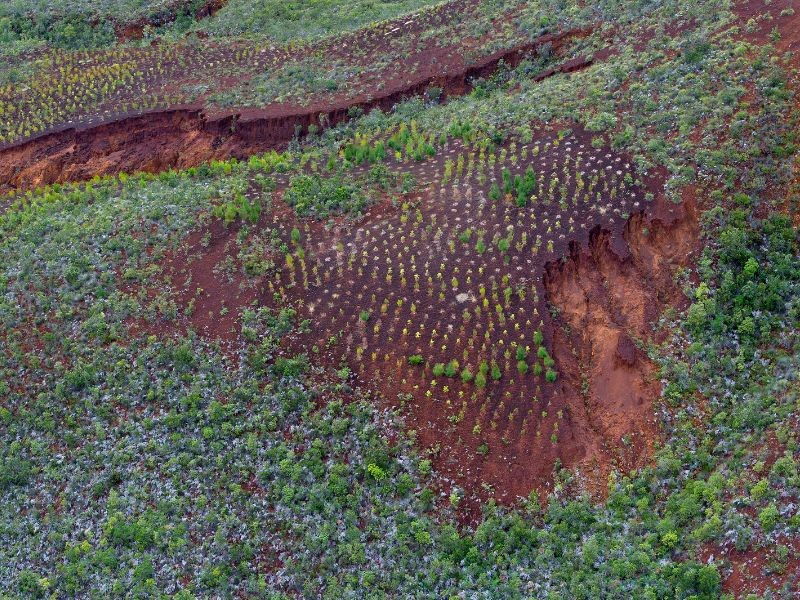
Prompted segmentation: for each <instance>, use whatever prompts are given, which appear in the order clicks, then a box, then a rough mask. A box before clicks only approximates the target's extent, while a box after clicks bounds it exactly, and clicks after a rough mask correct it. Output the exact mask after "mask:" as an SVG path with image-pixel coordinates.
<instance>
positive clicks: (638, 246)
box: [544, 189, 699, 496]
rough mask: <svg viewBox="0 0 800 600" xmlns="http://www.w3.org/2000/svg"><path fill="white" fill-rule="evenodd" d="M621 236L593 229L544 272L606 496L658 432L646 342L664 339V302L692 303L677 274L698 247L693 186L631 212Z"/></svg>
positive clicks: (589, 463) (571, 395) (571, 387)
mask: <svg viewBox="0 0 800 600" xmlns="http://www.w3.org/2000/svg"><path fill="white" fill-rule="evenodd" d="M623 238H624V239H623V240H622V241H623V242H624V243H622V244H620V243H618V242H619V240H615V239H614V237H613V235H612V234H611V233H609V232H608V231H606V230H602V229H599V228H597V229H595V230H594V231H592V233H591V235H590V240H589V244H588V246H584V247H582V246H580V245H579V244H577V243H572V244H571V245H570V252H569V255H568V256H566V257H564V258H563V259H562V260H561V261H558V262H555V263H550V264H548V266H547V271H546V276H545V280H544V284H545V290H546V293H547V299H548V301H549V302H550V303H551V304H552V306H553V309H554V311H553V312H554V314H555V315H556V316H555V319H554V327H553V352H554V355H555V359H556V361H557V362H558V364H560V365H562V378H563V381H564V384H565V387H566V388H567V390H566V391H567V393H566V396H567V399H568V403H569V406H570V409H571V412H572V414H573V416H574V418H575V420H576V422H578V423H580V426H581V428H582V429H583V430H584V433H583V434H582V436H583V437H584V439H585V441H586V443H587V445H588V447H587V452H586V456H585V457H584V460H583V461H582V463H583V464H582V467H581V468H582V470H583V471H584V474H585V475H587V476H588V477H587V481H589V482H590V483H591V484H593V486H594V489H593V490H591V491H593V492H595V493H597V494H598V495H601V496H602V495H604V492H605V489H604V485H603V483H604V481H605V479H606V478H607V476H608V474H609V473H610V471H611V469H612V468H617V469H620V470H622V471H626V470H629V469H632V468H635V467H639V466H642V465H643V464H644V463H645V462H646V461H647V460H648V458H649V456H650V454H651V450H652V445H653V442H654V441H655V440H657V439H658V435H659V434H658V427H657V424H656V419H655V414H654V408H653V404H654V402H655V401H656V400H657V399H658V397H659V394H660V384H659V382H658V380H657V377H656V366H655V364H654V363H653V362H652V361H651V360H650V359H649V358H648V356H647V352H646V347H647V345H648V343H650V342H658V341H660V340H659V336H658V332H657V331H656V330H655V327H654V326H655V324H656V322H657V321H658V319H659V317H660V316H661V315H662V314H663V312H664V310H665V309H666V308H667V307H668V306H674V307H678V308H679V307H681V306H682V305H683V304H684V303H685V296H684V295H683V294H682V292H681V290H680V287H679V286H678V284H677V283H676V282H675V280H674V274H675V271H676V269H677V268H678V267H682V266H686V265H688V264H689V263H690V262H691V261H692V260H693V257H694V255H695V253H696V252H697V250H698V247H699V226H698V221H697V215H696V210H695V200H694V193H693V190H691V189H687V190H686V192H685V193H684V200H683V203H682V204H677V205H676V204H672V203H670V202H668V201H666V200H664V199H663V198H662V199H661V200H660V201H659V202H657V204H656V206H654V207H653V209H652V210H648V211H645V212H642V213H638V214H635V215H633V216H632V217H631V218H630V219H629V220H628V222H627V224H626V226H625V229H624V233H623Z"/></svg>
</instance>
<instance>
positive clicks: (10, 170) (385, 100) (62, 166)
mask: <svg viewBox="0 0 800 600" xmlns="http://www.w3.org/2000/svg"><path fill="white" fill-rule="evenodd" d="M587 34H588V31H586V30H574V31H567V32H562V33H557V34H548V35H545V36H542V37H540V38H538V39H537V40H535V41H534V42H531V43H527V44H524V45H522V46H518V47H515V48H513V49H511V50H502V51H498V52H495V53H493V54H490V55H488V56H486V57H483V58H482V59H480V60H479V61H478V62H476V63H474V64H471V65H469V66H468V67H466V68H464V69H462V70H460V71H458V72H453V73H448V74H446V75H442V74H436V75H430V74H427V73H425V74H423V75H422V76H421V77H419V78H418V79H415V80H413V81H411V82H410V83H407V84H402V85H401V82H396V83H395V85H394V86H391V87H387V88H385V89H384V90H383V91H382V93H380V94H378V95H375V96H374V97H373V96H369V97H367V96H365V97H363V98H360V99H357V101H356V102H349V103H347V104H345V105H340V106H330V105H316V106H311V107H307V108H304V107H300V106H293V105H273V106H271V107H269V108H267V109H249V110H245V111H237V112H233V113H230V112H229V113H219V114H215V115H208V114H206V113H205V112H204V111H203V110H202V109H201V108H200V107H199V106H182V107H173V108H170V109H168V110H158V111H155V112H152V113H146V114H142V115H136V116H131V117H127V118H124V119H120V120H117V121H113V122H110V123H103V124H100V125H96V126H91V127H86V128H80V127H75V128H73V127H70V128H65V129H62V130H60V131H56V132H53V133H50V134H47V135H44V136H41V137H38V138H35V139H33V140H29V141H27V142H23V143H21V144H17V145H12V146H10V147H7V148H5V149H3V150H0V191H2V190H3V188H6V189H9V188H11V189H14V188H24V187H33V186H38V185H45V184H50V183H63V182H67V181H80V180H86V179H90V178H91V177H94V176H95V175H112V174H116V173H120V172H129V173H130V172H135V171H149V172H158V171H161V170H165V169H169V168H172V167H177V168H187V167H191V166H196V165H199V164H201V163H203V162H207V161H209V160H211V159H224V158H230V157H238V158H244V157H247V156H250V155H252V154H254V153H258V152H263V151H265V150H269V149H274V148H281V147H283V146H284V145H285V144H287V143H288V142H289V141H290V140H291V139H292V138H293V137H294V136H295V135H297V134H298V133H301V134H302V133H306V132H307V131H308V128H309V126H311V125H316V126H320V125H325V126H332V125H335V124H337V123H340V122H342V121H344V120H346V119H348V118H349V115H350V114H352V113H351V111H352V109H354V108H359V109H361V110H363V111H369V110H371V109H373V108H380V109H382V110H390V109H391V108H392V107H393V106H394V105H395V104H397V103H398V102H400V101H402V100H404V99H407V98H409V97H413V96H416V95H419V94H421V93H424V92H425V90H427V89H428V88H430V87H433V86H435V87H438V88H440V89H441V90H442V91H443V94H444V97H445V98H446V97H447V96H452V95H459V94H463V93H465V92H466V91H468V90H469V89H470V83H471V81H472V80H473V79H475V78H479V77H485V76H487V75H489V74H491V73H492V72H493V71H494V70H495V69H496V68H497V66H498V64H500V63H501V61H502V62H503V63H504V64H506V65H511V66H515V65H517V64H519V62H520V61H521V60H522V59H523V58H524V57H525V56H526V55H528V54H529V53H531V52H533V51H535V50H536V49H537V48H540V47H542V46H544V45H545V44H547V45H552V48H553V52H556V53H558V52H559V51H560V50H561V49H563V48H565V47H567V46H568V45H569V42H570V41H571V40H573V39H575V38H576V37H582V36H585V35H587ZM588 64H589V61H587V60H580V59H579V60H574V59H573V60H569V61H566V62H565V63H564V64H563V65H561V66H560V67H556V68H549V69H547V70H546V71H545V72H543V73H542V74H540V76H539V77H540V78H543V77H549V76H552V75H554V74H555V73H557V72H561V71H564V72H572V71H575V70H577V69H580V68H583V67H585V66H587V65H588Z"/></svg>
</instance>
